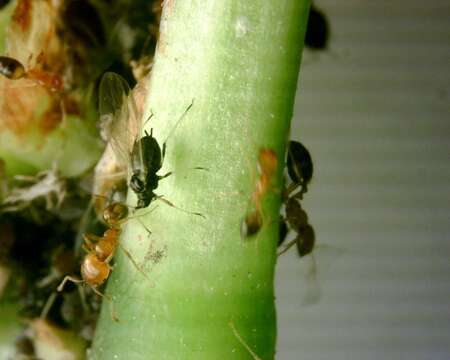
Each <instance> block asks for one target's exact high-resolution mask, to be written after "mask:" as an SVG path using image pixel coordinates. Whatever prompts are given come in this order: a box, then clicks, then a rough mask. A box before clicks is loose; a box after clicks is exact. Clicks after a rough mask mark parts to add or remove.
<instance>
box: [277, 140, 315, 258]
mask: <svg viewBox="0 0 450 360" xmlns="http://www.w3.org/2000/svg"><path fill="white" fill-rule="evenodd" d="M286 166H287V171H288V175H289V177H290V179H291V180H292V183H291V184H290V185H288V186H287V188H286V189H285V191H284V193H283V203H284V205H285V212H286V216H285V218H283V217H281V218H280V238H279V242H278V246H281V245H282V244H283V242H284V240H285V238H286V236H287V234H288V232H289V229H291V230H293V231H295V232H296V233H297V236H296V237H295V239H294V240H292V241H291V242H290V243H288V244H287V245H286V246H285V247H284V249H283V250H281V251H280V252H279V253H278V256H280V255H281V254H284V253H285V252H286V251H288V250H289V249H290V248H291V247H292V246H293V245H297V250H298V254H299V256H300V257H303V256H305V255H308V254H310V253H311V252H312V250H313V248H314V244H315V233H314V229H313V227H312V226H311V225H310V224H309V223H308V214H307V213H306V211H305V210H303V208H302V206H301V204H300V200H302V199H303V194H304V193H306V192H307V191H308V184H309V182H310V181H311V179H312V176H313V163H312V158H311V155H310V153H309V151H308V149H307V148H306V147H305V146H304V145H303V144H301V143H299V142H297V141H290V142H289V145H288V151H287V161H286ZM299 187H300V190H299V191H297V190H298V188H299ZM295 191H297V192H296V193H295Z"/></svg>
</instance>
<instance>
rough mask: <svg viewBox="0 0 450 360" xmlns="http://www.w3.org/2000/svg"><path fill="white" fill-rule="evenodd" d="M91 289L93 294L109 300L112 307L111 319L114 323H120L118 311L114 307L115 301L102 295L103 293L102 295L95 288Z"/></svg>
mask: <svg viewBox="0 0 450 360" xmlns="http://www.w3.org/2000/svg"><path fill="white" fill-rule="evenodd" d="M91 289H92V291H93V292H95V293H96V294H97V295H98V296H100V297H101V298H102V299H103V298H104V299H106V300H108V302H109V305H110V307H111V318H112V319H113V320H114V321H116V322H118V321H119V318H118V317H117V314H116V309H115V307H114V302H113V300H112V299H111V297H110V296H109V295H106V294H102V293H101V292H100V291H98V290H97V289H96V288H95V287H94V286H91Z"/></svg>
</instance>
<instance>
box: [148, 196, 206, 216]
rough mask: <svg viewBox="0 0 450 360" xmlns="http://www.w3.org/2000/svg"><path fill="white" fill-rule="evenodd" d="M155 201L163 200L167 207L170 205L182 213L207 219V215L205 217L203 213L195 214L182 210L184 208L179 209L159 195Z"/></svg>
mask: <svg viewBox="0 0 450 360" xmlns="http://www.w3.org/2000/svg"><path fill="white" fill-rule="evenodd" d="M155 199H157V200H161V201H162V202H164V203H165V204H166V205H169V206H171V207H173V208H174V209H177V210H180V211H183V212H185V213H187V214H191V215H196V216H200V217H202V218H203V219H206V217H205V215H203V214H201V213H198V212H193V211H188V210H185V209H182V208H179V207H178V206H175V205H174V204H173V203H171V202H170V201H169V200H167V199H165V198H164V197H163V196H162V195H158V196H156V198H155Z"/></svg>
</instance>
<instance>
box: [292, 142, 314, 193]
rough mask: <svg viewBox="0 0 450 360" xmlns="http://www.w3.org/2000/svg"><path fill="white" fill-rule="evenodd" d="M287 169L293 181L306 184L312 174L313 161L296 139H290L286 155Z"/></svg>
mask: <svg viewBox="0 0 450 360" xmlns="http://www.w3.org/2000/svg"><path fill="white" fill-rule="evenodd" d="M287 170H288V174H289V177H290V178H291V180H292V181H293V182H294V183H297V184H304V185H306V184H308V183H309V182H310V181H311V178H312V175H313V163H312V159H311V154H310V153H309V151H308V149H307V148H306V147H305V146H304V145H303V144H302V143H299V142H298V141H290V142H289V147H288V156H287Z"/></svg>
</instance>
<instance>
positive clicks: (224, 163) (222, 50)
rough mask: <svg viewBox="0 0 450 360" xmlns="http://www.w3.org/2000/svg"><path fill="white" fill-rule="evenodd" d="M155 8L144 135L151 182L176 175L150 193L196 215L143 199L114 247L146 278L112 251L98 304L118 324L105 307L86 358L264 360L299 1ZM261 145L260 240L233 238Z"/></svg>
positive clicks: (270, 343) (229, 0) (304, 6)
mask: <svg viewBox="0 0 450 360" xmlns="http://www.w3.org/2000/svg"><path fill="white" fill-rule="evenodd" d="M164 4H165V5H164V11H163V19H162V23H161V37H160V40H159V45H158V48H157V54H156V61H155V66H154V69H153V74H152V78H151V80H150V90H149V97H148V101H147V115H148V114H150V112H151V113H153V114H154V116H153V117H152V119H151V120H150V121H149V122H148V123H147V124H146V130H147V131H150V129H151V128H153V135H155V136H156V138H157V139H158V140H159V142H160V144H162V142H164V140H165V139H166V138H167V137H168V141H167V154H166V158H165V160H164V166H163V169H162V170H160V171H159V174H165V173H166V172H168V171H174V173H173V174H172V175H171V176H169V177H168V178H166V179H164V180H161V182H160V184H159V187H158V189H157V191H156V192H157V193H158V194H161V195H164V197H165V198H167V199H169V200H170V201H171V202H173V203H174V204H175V205H176V206H178V207H179V208H182V209H185V210H189V211H195V212H200V213H202V214H203V215H204V216H205V218H202V217H200V216H196V215H192V214H188V213H185V212H183V211H181V210H179V209H175V208H173V207H170V206H168V205H167V204H164V203H163V202H162V201H154V202H153V203H152V204H151V205H150V207H149V208H147V209H144V210H140V211H139V212H138V213H136V215H138V216H141V215H142V216H141V217H139V218H138V219H132V220H130V221H129V222H128V223H127V225H126V227H125V230H124V233H123V236H122V238H121V241H122V244H123V246H124V247H125V248H126V249H127V250H129V252H130V253H131V254H132V257H133V260H134V261H136V262H137V263H139V264H140V266H141V267H142V270H143V271H144V272H145V275H146V276H144V275H143V274H142V273H141V272H139V271H137V269H136V267H135V266H133V263H132V261H130V259H129V258H127V257H126V256H124V253H123V252H121V251H119V252H118V254H117V256H116V265H115V267H114V271H113V274H112V278H111V279H110V281H109V283H108V288H107V294H109V295H110V296H112V297H113V304H114V306H115V310H116V313H117V316H118V318H119V322H114V321H113V320H112V319H111V314H110V311H109V307H108V306H104V307H103V309H102V314H101V318H100V321H99V324H98V328H97V332H96V337H95V340H94V344H93V348H92V350H91V353H90V357H91V358H92V359H158V360H159V359H250V358H252V357H254V356H253V355H251V352H250V350H251V351H252V352H253V353H254V354H256V356H257V357H258V358H261V359H272V358H274V354H275V340H276V317H275V307H274V288H273V278H274V267H275V263H276V253H275V250H276V247H277V237H278V216H279V215H278V214H279V207H280V200H281V199H280V190H281V188H282V186H283V183H282V173H283V167H284V165H283V162H284V160H283V159H284V151H285V145H286V141H287V139H288V132H289V125H290V119H291V117H292V108H293V102H294V95H295V89H296V85H297V77H298V72H299V66H300V59H301V50H302V43H303V37H304V32H305V26H306V19H307V15H308V9H309V1H308V0H303V1H302V0H283V1H276V2H275V1H270V2H269V1H242V0H221V1H206V2H205V1H166V2H165V3H164ZM192 101H193V102H194V104H193V107H192V108H191V110H190V111H188V113H187V114H186V116H185V117H184V118H183V119H182V120H181V121H180V123H179V125H178V126H177V127H176V128H174V127H175V124H176V123H177V122H178V120H179V119H180V116H181V114H182V113H183V112H184V111H185V109H186V108H187V106H188V105H189V104H190V103H191V102H192ZM172 130H174V131H172ZM169 135H170V136H169ZM262 147H266V148H271V149H273V150H275V151H276V153H277V156H278V161H279V166H278V171H277V174H276V177H275V178H274V179H273V181H272V184H271V189H270V190H269V191H268V193H267V194H266V195H265V196H264V199H263V215H264V225H263V227H262V229H261V231H260V232H259V233H258V234H257V235H256V236H255V237H254V238H251V239H247V240H243V239H241V236H240V232H239V230H240V224H241V221H242V219H243V218H244V217H245V215H246V214H247V213H248V211H249V209H252V208H254V206H255V205H254V204H252V193H253V191H254V189H255V185H256V182H257V180H258V173H257V156H258V152H259V149H260V148H262ZM194 167H204V168H207V170H197V169H193V168H194ZM129 198H130V199H129V201H130V204H135V197H134V196H133V195H130V196H129ZM152 209H155V210H154V211H152V212H150V210H152ZM143 225H145V227H147V228H149V229H150V230H151V234H148V233H147V232H146V230H145V229H144V226H143ZM105 305H107V304H105Z"/></svg>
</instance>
